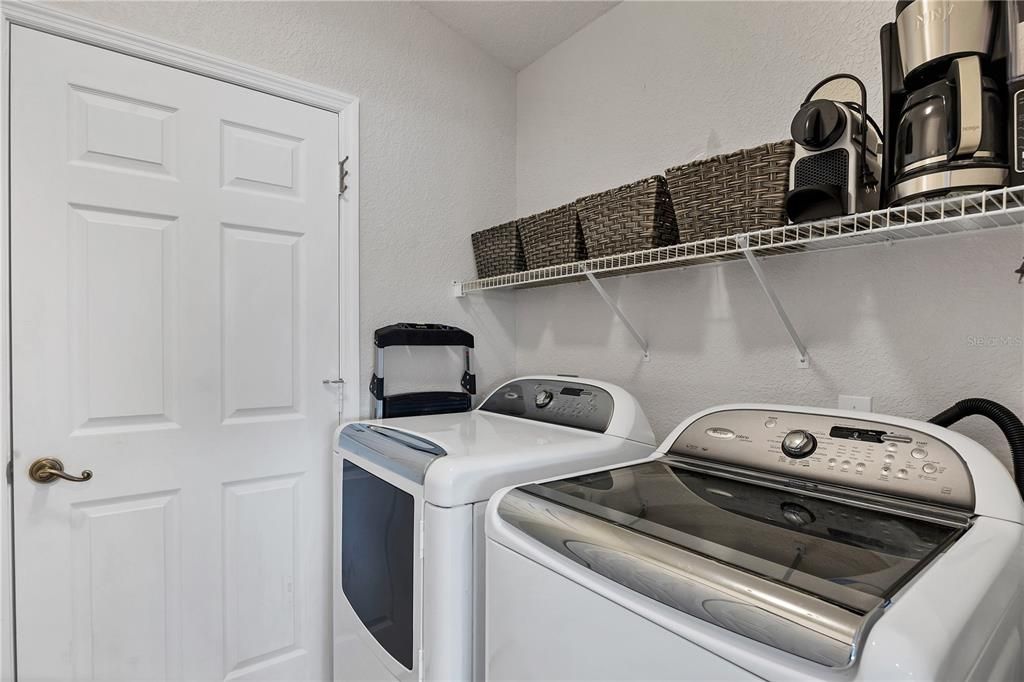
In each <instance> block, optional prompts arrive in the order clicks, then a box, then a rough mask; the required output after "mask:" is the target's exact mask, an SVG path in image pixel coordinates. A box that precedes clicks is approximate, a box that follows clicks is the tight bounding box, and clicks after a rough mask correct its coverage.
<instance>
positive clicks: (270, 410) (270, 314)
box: [221, 225, 303, 422]
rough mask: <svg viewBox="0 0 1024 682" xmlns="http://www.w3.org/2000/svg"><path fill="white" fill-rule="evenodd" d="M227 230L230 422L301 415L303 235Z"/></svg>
mask: <svg viewBox="0 0 1024 682" xmlns="http://www.w3.org/2000/svg"><path fill="white" fill-rule="evenodd" d="M222 229H223V240H222V250H221V253H222V258H223V263H222V270H221V272H222V293H221V297H222V298H221V305H222V319H221V325H222V328H221V329H222V330H221V334H222V336H223V343H222V345H223V352H222V362H223V394H224V419H225V421H226V422H237V421H252V420H257V421H262V420H268V419H270V420H278V419H282V418H285V419H288V418H296V417H301V416H302V386H301V385H300V384H299V377H300V376H301V374H302V372H301V365H302V352H301V351H302V347H303V339H302V327H303V325H302V322H303V320H302V312H303V311H302V306H301V300H300V296H299V291H300V288H301V282H302V276H303V272H302V269H303V268H302V261H303V258H302V249H301V247H302V242H301V240H302V235H300V234H296V233H293V232H288V231H285V230H275V229H266V228H258V227H247V226H242V225H224V226H223V228H222Z"/></svg>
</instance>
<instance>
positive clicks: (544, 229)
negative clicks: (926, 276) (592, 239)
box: [519, 204, 587, 270]
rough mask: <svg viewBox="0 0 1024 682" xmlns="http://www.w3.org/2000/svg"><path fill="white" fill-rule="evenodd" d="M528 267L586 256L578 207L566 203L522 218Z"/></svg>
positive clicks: (537, 266)
mask: <svg viewBox="0 0 1024 682" xmlns="http://www.w3.org/2000/svg"><path fill="white" fill-rule="evenodd" d="M519 234H521V235H522V237H523V250H524V251H525V252H526V267H527V268H529V269H530V270H533V269H534V268H546V267H548V266H551V265H562V264H563V263H572V262H574V261H578V260H586V259H587V249H586V247H585V246H584V245H583V232H582V230H580V221H579V217H578V216H577V215H576V207H575V206H574V205H573V204H566V205H565V206H559V207H558V208H552V209H549V210H547V211H543V212H541V213H536V214H534V215H531V216H527V217H525V218H520V219H519Z"/></svg>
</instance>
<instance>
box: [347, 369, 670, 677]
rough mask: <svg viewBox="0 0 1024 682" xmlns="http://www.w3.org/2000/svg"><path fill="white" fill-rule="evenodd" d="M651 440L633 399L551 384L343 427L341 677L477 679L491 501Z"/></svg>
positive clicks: (603, 389) (628, 455)
mask: <svg viewBox="0 0 1024 682" xmlns="http://www.w3.org/2000/svg"><path fill="white" fill-rule="evenodd" d="M654 444H655V443H654V435H653V433H652V432H651V427H650V425H649V424H648V422H647V418H646V417H645V416H644V413H643V411H642V410H641V409H640V406H639V404H638V403H637V401H636V400H635V399H634V398H633V396H631V395H630V394H629V393H627V392H626V391H624V390H623V389H621V388H619V387H618V386H614V385H612V384H607V383H604V382H600V381H592V380H589V379H577V378H567V377H555V376H534V377H522V378H519V379H514V380H512V381H510V382H508V383H506V384H505V385H503V386H502V387H500V388H499V389H497V390H496V391H494V392H493V393H492V394H491V395H490V396H489V397H488V398H487V399H486V400H485V401H484V402H483V403H482V405H481V406H480V407H479V408H477V409H475V410H473V411H471V412H465V413H459V414H443V415H430V416H420V417H404V418H397V419H383V420H374V421H362V422H354V423H350V424H347V425H344V426H342V427H341V428H339V429H338V431H337V433H336V435H335V458H334V459H335V501H336V503H335V549H334V553H333V554H334V595H335V597H334V601H335V604H334V677H335V679H336V680H345V681H354V680H388V681H390V680H445V681H448V680H470V679H480V678H481V677H482V674H483V658H482V650H483V640H482V638H481V637H480V633H481V632H482V628H483V625H484V619H483V613H482V608H483V590H484V575H483V563H484V534H483V513H484V510H485V508H486V501H487V499H488V498H489V497H490V496H491V495H492V494H493V493H494V492H495V491H496V490H498V489H500V488H503V487H505V486H509V485H517V484H520V483H524V482H527V481H531V480H536V479H538V478H545V477H552V476H565V475H568V474H570V473H573V472H575V471H580V470H582V469H588V468H593V467H598V466H610V465H614V464H621V463H624V462H629V461H634V460H637V459H638V458H641V457H649V456H650V455H651V453H652V452H653V449H654Z"/></svg>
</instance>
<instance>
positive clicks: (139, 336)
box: [68, 206, 178, 434]
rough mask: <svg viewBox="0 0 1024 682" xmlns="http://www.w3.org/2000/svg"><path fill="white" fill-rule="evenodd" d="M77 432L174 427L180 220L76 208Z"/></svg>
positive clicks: (71, 242)
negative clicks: (178, 222)
mask: <svg viewBox="0 0 1024 682" xmlns="http://www.w3.org/2000/svg"><path fill="white" fill-rule="evenodd" d="M69 223H70V234H69V238H68V246H69V263H68V270H69V280H68V284H69V288H70V291H69V300H70V302H71V309H70V310H71V314H70V322H71V324H70V335H71V339H70V341H71V343H70V352H71V358H70V362H69V365H70V367H71V368H72V374H73V377H72V382H71V393H72V421H73V424H72V433H74V434H84V433H95V432H96V431H97V430H101V431H111V430H114V431H118V430H137V429H152V428H174V427H175V426H177V424H176V422H175V407H176V405H175V402H176V399H177V390H176V385H177V372H176V371H175V368H176V365H177V353H176V346H177V343H176V341H177V334H178V329H177V320H178V314H177V296H176V290H177V287H176V283H177V259H176V247H177V236H178V229H177V228H178V226H177V221H176V219H175V218H174V217H172V216H161V215H153V214H142V213H134V212H128V211H119V210H115V209H107V208H98V207H87V206H72V207H71V208H70V209H69Z"/></svg>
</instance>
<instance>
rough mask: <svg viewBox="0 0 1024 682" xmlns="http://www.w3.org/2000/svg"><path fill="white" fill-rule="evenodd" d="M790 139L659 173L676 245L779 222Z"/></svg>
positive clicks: (786, 182) (790, 152)
mask: <svg viewBox="0 0 1024 682" xmlns="http://www.w3.org/2000/svg"><path fill="white" fill-rule="evenodd" d="M792 160H793V141H792V140H786V141H783V142H774V143H770V144H764V145H761V146H760V147H753V148H751V149H743V150H740V151H738V152H733V153H731V154H723V155H721V156H716V157H714V158H711V159H701V160H698V161H694V162H692V163H688V164H686V165H684V166H676V167H674V168H669V169H668V170H667V171H665V176H666V177H667V179H668V188H669V191H670V192H671V194H672V204H673V205H674V206H675V209H676V220H677V221H678V222H679V234H680V240H681V241H694V240H699V239H710V238H712V237H722V236H725V235H729V234H738V233H741V232H750V231H752V230H761V229H766V228H770V227H778V226H780V225H782V224H784V223H785V221H786V216H785V213H784V212H783V207H782V202H783V199H784V198H785V196H786V190H788V189H789V164H790V162H791V161H792Z"/></svg>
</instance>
